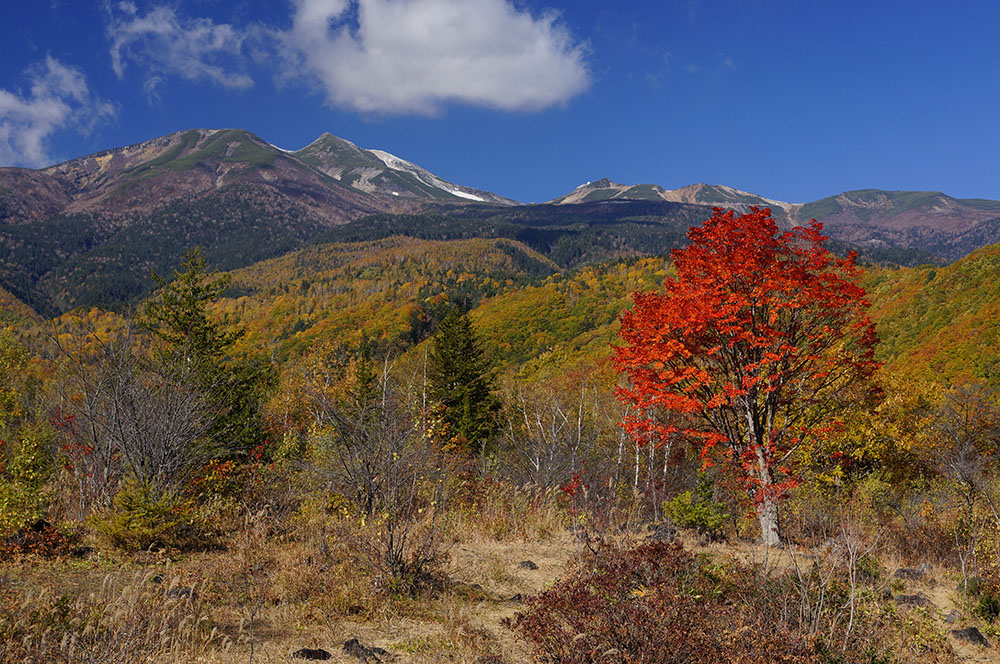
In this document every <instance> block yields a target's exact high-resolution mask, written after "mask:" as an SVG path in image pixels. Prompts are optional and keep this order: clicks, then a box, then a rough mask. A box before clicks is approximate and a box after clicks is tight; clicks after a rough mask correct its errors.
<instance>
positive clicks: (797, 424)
mask: <svg viewBox="0 0 1000 664" xmlns="http://www.w3.org/2000/svg"><path fill="white" fill-rule="evenodd" d="M821 231H822V226H821V225H820V224H818V223H816V222H815V221H814V222H812V223H811V224H809V225H808V226H806V227H800V228H794V229H792V230H789V231H781V230H780V229H779V228H778V226H777V224H776V223H775V221H774V219H773V218H771V216H770V211H769V210H766V209H764V210H759V209H756V208H752V209H751V211H750V212H749V213H747V214H743V215H737V214H736V213H735V212H733V211H732V210H728V211H725V212H724V211H722V210H719V209H717V210H716V211H715V214H714V215H713V216H712V218H711V219H708V220H706V221H705V223H704V224H702V226H700V227H697V228H692V229H691V230H690V232H689V233H688V238H689V239H690V241H691V243H690V245H688V246H687V247H685V248H683V249H677V250H674V252H673V258H674V266H675V268H676V271H677V276H676V277H675V278H668V279H667V280H666V282H665V283H664V290H663V292H662V293H654V292H643V293H636V294H635V296H634V307H633V309H632V310H631V311H627V312H625V313H624V314H623V315H622V316H621V332H620V336H621V339H622V340H623V342H624V345H622V346H620V347H616V348H615V358H614V364H615V368H616V369H617V370H618V371H619V372H620V373H624V374H626V375H627V376H628V378H629V379H630V380H631V382H632V386H633V389H632V390H626V391H622V393H621V396H622V398H623V400H624V401H626V403H630V404H633V405H636V406H639V407H640V408H650V407H660V408H663V409H664V410H665V411H668V412H666V413H664V414H663V417H661V421H669V418H670V411H673V412H675V413H687V414H696V415H699V416H700V419H699V420H698V423H697V425H696V426H693V427H690V428H688V431H687V432H688V433H689V434H693V433H695V432H697V433H698V435H699V437H700V439H701V440H702V445H703V448H704V449H707V448H710V447H714V446H716V445H719V444H720V443H723V442H725V443H726V445H727V446H728V447H729V448H730V449H731V451H732V452H733V453H734V454H735V455H736V457H739V458H742V459H743V463H745V464H747V470H746V472H747V473H749V475H748V477H750V476H758V479H760V478H761V477H763V476H761V473H764V474H765V475H766V476H767V477H770V474H771V473H772V472H773V473H778V474H780V475H788V476H789V477H788V478H787V479H786V480H785V481H786V482H791V481H792V479H791V474H792V469H790V468H786V467H784V466H782V465H780V464H778V463H777V460H778V459H783V458H785V457H786V456H787V452H788V449H790V448H792V447H795V446H797V445H799V444H801V443H802V441H803V440H804V439H805V438H807V437H809V436H810V435H812V433H813V432H814V431H815V432H817V433H819V432H820V431H823V430H824V428H825V427H828V426H829V424H828V423H826V422H824V421H822V418H821V417H819V418H817V417H814V413H823V412H826V411H827V410H828V409H827V408H824V407H822V404H825V403H829V402H830V400H835V399H837V398H839V396H838V395H840V394H842V393H843V392H844V391H845V390H847V389H849V388H851V386H852V385H853V384H855V383H860V384H863V383H865V381H866V380H867V379H868V378H870V377H871V375H872V373H873V372H874V371H875V369H876V368H877V366H878V365H877V363H876V362H875V360H874V355H873V348H874V345H875V341H876V338H875V329H874V325H873V324H872V323H871V321H870V320H869V319H868V317H867V315H866V314H865V309H866V308H867V301H866V300H865V292H864V290H863V289H862V288H861V287H860V286H858V284H857V279H858V277H859V276H860V272H859V270H858V269H857V267H856V266H855V257H854V256H848V257H847V258H846V259H838V258H836V257H835V256H833V255H832V254H831V253H830V252H829V251H827V250H826V249H825V248H824V247H823V242H824V241H825V239H826V238H825V237H824V236H823V235H822V234H821ZM665 426H673V425H665ZM723 431H724V432H725V433H723ZM730 436H731V437H732V439H730ZM760 466H764V468H763V470H761V469H760ZM753 468H758V470H756V471H752V469H753ZM755 473H756V475H754V474H755ZM762 481H763V480H762ZM768 490H769V491H770V490H771V489H768Z"/></svg>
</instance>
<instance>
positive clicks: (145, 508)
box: [89, 481, 211, 551]
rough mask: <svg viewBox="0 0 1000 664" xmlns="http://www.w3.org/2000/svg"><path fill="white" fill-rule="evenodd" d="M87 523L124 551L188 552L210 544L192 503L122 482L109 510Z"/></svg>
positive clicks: (143, 486)
mask: <svg viewBox="0 0 1000 664" xmlns="http://www.w3.org/2000/svg"><path fill="white" fill-rule="evenodd" d="M89 521H90V524H91V525H92V526H93V528H94V529H95V530H96V531H97V532H98V533H99V534H101V535H102V536H103V537H105V538H106V539H107V540H108V541H109V542H110V543H111V544H112V545H114V546H117V547H119V548H121V549H124V550H126V551H145V550H149V549H161V548H170V549H178V550H189V549H194V548H201V547H205V546H208V545H209V544H210V543H211V538H210V537H209V535H208V532H207V529H206V528H205V527H204V525H203V524H202V523H201V522H200V518H199V515H198V513H197V510H196V508H195V506H194V505H193V504H192V503H189V502H186V501H184V500H182V499H181V498H179V497H177V496H175V495H172V494H170V493H162V492H157V491H155V490H154V489H153V488H151V487H150V486H148V485H143V484H139V483H137V482H134V481H127V482H125V483H123V485H122V488H121V489H120V490H119V491H118V493H117V494H116V495H115V497H114V500H113V501H112V504H111V507H110V508H109V509H107V510H105V511H102V512H98V513H97V514H95V515H93V516H92V517H91V518H90V520H89Z"/></svg>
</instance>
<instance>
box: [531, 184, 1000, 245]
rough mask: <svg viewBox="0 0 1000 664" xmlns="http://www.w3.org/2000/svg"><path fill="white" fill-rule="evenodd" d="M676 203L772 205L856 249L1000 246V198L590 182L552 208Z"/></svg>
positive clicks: (780, 214) (786, 220)
mask: <svg viewBox="0 0 1000 664" xmlns="http://www.w3.org/2000/svg"><path fill="white" fill-rule="evenodd" d="M625 200H633V201H636V200H642V201H655V200H662V201H672V202H678V203H688V204H694V205H703V206H706V207H723V208H733V209H735V210H737V211H739V212H744V211H746V210H747V209H749V208H750V207H751V206H757V207H768V208H771V212H772V214H773V215H774V217H775V219H777V220H778V222H779V223H783V224H785V225H793V224H802V223H805V222H807V221H809V220H810V219H817V220H818V221H821V222H823V227H824V230H825V232H827V233H829V235H830V236H831V237H833V238H834V239H837V240H840V241H843V242H849V243H852V244H855V245H859V246H867V247H871V248H879V249H888V248H904V249H916V250H920V251H924V252H927V253H928V254H933V255H934V256H938V257H940V258H942V259H944V260H946V261H952V260H955V259H957V258H960V257H962V256H964V255H966V254H968V253H969V252H971V251H974V250H975V249H978V248H979V247H982V246H985V245H988V244H993V243H996V242H1000V201H993V200H987V199H978V198H971V199H957V198H953V197H951V196H948V195H946V194H944V193H942V192H939V191H882V190H879V189H862V190H858V191H846V192H843V193H840V194H837V195H836V196H829V197H827V198H823V199H820V200H818V201H813V202H811V203H787V202H784V201H779V200H775V199H772V198H766V197H764V196H760V195H758V194H753V193H750V192H746V191H741V190H739V189H734V188H732V187H727V186H724V185H709V184H693V185H688V186H685V187H681V188H679V189H664V188H663V187H660V186H659V185H655V184H640V185H624V184H619V183H616V182H612V181H611V180H608V179H603V180H598V181H596V182H588V183H586V184H583V185H580V186H579V187H577V188H576V189H575V190H574V191H572V192H570V193H569V194H566V195H565V196H561V197H559V198H556V199H554V200H553V201H551V203H552V204H555V205H568V204H579V203H585V202H595V201H625Z"/></svg>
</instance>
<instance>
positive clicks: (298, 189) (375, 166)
mask: <svg viewBox="0 0 1000 664" xmlns="http://www.w3.org/2000/svg"><path fill="white" fill-rule="evenodd" d="M750 206H761V207H769V208H770V209H771V210H772V214H774V216H775V218H776V219H777V220H778V222H779V223H780V224H783V225H786V226H790V225H794V224H798V223H802V222H804V221H806V220H808V219H810V218H816V219H818V220H819V221H821V222H823V223H824V228H825V232H827V233H828V234H829V235H830V236H831V237H832V238H833V239H834V240H835V241H836V242H837V244H836V246H838V247H840V248H842V249H846V248H856V249H859V250H860V251H861V253H862V255H863V256H866V257H867V258H868V259H870V260H872V261H875V262H889V263H896V264H919V263H940V264H944V263H947V262H950V261H953V260H955V259H957V258H960V257H961V256H964V255H965V254H967V253H969V252H971V251H973V250H975V249H977V248H979V247H982V246H984V245H987V244H991V243H994V242H998V241H1000V202H997V201H991V200H983V199H956V198H952V197H950V196H947V195H945V194H943V193H941V192H906V191H880V190H861V191H849V192H844V193H841V194H837V195H835V196H831V197H829V198H824V199H821V200H818V201H813V202H809V203H796V204H793V203H786V202H782V201H778V200H774V199H770V198H766V197H763V196H760V195H757V194H753V193H749V192H745V191H741V190H739V189H735V188H732V187H728V186H722V185H708V184H694V185H689V186H685V187H681V188H679V189H673V190H670V189H665V188H663V187H660V186H658V185H655V184H640V185H622V184H617V183H615V182H612V181H610V180H607V179H603V180H598V181H595V182H590V183H587V184H585V185H582V186H580V187H578V188H577V189H575V190H574V191H572V192H570V193H568V194H566V195H563V196H560V197H557V198H555V199H553V200H552V201H550V202H549V203H545V204H541V205H521V204H519V203H517V202H516V201H513V200H511V199H508V198H505V197H503V196H500V195H497V194H494V193H491V192H488V191H483V190H480V189H475V188H472V187H467V186H463V185H460V184H455V183H451V182H448V181H446V180H444V179H443V178H440V177H438V176H436V175H434V174H433V173H431V172H429V171H427V170H426V169H424V168H421V167H420V166H417V165H416V164H412V163H410V162H408V161H406V160H404V159H401V158H399V157H396V156H395V155H392V154H390V153H388V152H384V151H381V150H368V149H363V148H360V147H358V146H357V145H355V144H353V143H351V142H350V141H347V140H344V139H342V138H338V137H336V136H333V135H332V134H328V133H327V134H323V135H322V136H320V137H319V138H317V139H316V140H315V141H313V142H312V143H310V144H309V145H307V146H306V147H304V148H302V149H300V150H295V151H290V150H285V149H282V148H278V147H276V146H274V145H271V144H270V143H268V142H267V141H265V140H263V139H261V138H260V137H258V136H256V135H254V134H252V133H250V132H247V131H243V130H239V129H214V130H205V129H194V130H188V131H181V132H177V133H174V134H170V135H167V136H163V137H160V138H155V139H152V140H150V141H146V142H144V143H139V144H136V145H130V146H126V147H122V148H116V149H112V150H107V151H104V152H100V153H97V154H93V155H88V156H84V157H80V158H78V159H73V160H70V161H67V162H64V163H61V164H57V165H54V166H51V167H48V168H44V169H40V170H30V169H21V168H0V287H2V288H3V289H5V291H9V295H10V296H11V297H15V298H16V299H18V300H20V301H22V302H24V303H27V304H28V305H30V306H31V307H33V308H34V309H35V310H36V311H39V312H41V313H44V314H54V313H58V312H61V311H66V310H68V309H72V308H74V307H77V306H92V305H98V306H105V307H120V306H123V305H127V304H128V303H130V302H134V301H135V300H136V299H138V298H140V297H142V296H143V295H145V294H146V293H147V292H148V291H149V289H150V288H151V286H152V282H151V280H150V279H149V274H150V272H151V271H157V272H160V273H163V272H166V271H168V270H169V269H171V268H172V267H174V266H176V265H177V264H178V262H179V259H180V257H181V255H182V254H183V252H184V251H185V250H186V249H188V248H190V247H192V246H195V245H201V246H202V247H203V252H204V255H205V257H206V260H207V261H208V262H209V264H210V265H211V266H212V267H214V268H219V269H237V268H241V267H244V266H248V265H251V264H253V263H255V262H258V261H261V260H266V259H269V258H273V257H277V256H280V255H283V254H286V253H288V252H290V251H293V250H296V249H299V248H302V247H305V246H307V245H310V244H316V243H321V242H358V241H366V242H371V241H376V240H380V239H384V238H388V237H390V236H393V235H403V236H410V237H416V238H422V239H426V240H450V239H470V238H494V239H500V238H506V239H509V240H513V241H516V242H520V243H523V245H524V246H525V247H526V249H528V250H531V251H534V252H538V254H539V255H540V256H542V257H544V259H546V260H549V261H552V263H553V264H554V265H556V266H558V268H560V269H571V268H575V267H579V266H582V265H586V264H595V263H598V262H601V261H606V260H609V259H614V258H620V257H629V256H640V255H651V254H662V253H666V252H667V251H669V249H670V248H671V247H674V246H678V245H679V244H681V243H683V242H684V241H685V238H684V235H685V232H686V230H687V228H688V227H689V226H692V225H695V224H697V223H699V222H700V221H701V220H702V219H704V218H706V217H707V216H709V215H710V214H711V208H712V207H725V208H734V209H737V210H738V211H744V210H746V209H748V208H749V207H750Z"/></svg>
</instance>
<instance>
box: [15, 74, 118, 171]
mask: <svg viewBox="0 0 1000 664" xmlns="http://www.w3.org/2000/svg"><path fill="white" fill-rule="evenodd" d="M27 75H28V78H29V80H30V83H31V85H30V90H29V92H27V93H21V92H12V91H10V90H3V89H0V165H5V166H34V167H37V166H45V165H47V164H48V163H50V161H51V160H50V158H49V156H48V151H47V148H46V140H47V139H48V138H49V136H51V135H52V134H53V133H54V132H56V131H59V130H61V129H67V128H71V129H75V130H76V131H78V132H80V133H81V134H88V133H90V132H91V131H92V130H93V128H94V127H95V126H96V125H97V123H99V122H101V121H103V120H106V119H108V118H110V117H112V116H114V114H115V107H114V106H113V105H112V104H110V103H108V102H106V101H104V100H101V99H99V98H97V97H95V96H93V95H92V94H91V93H90V90H89V89H88V87H87V81H86V79H85V78H84V76H83V74H82V73H81V72H80V70H78V69H75V68H73V67H68V66H66V65H64V64H62V63H61V62H59V61H58V60H56V59H55V58H53V57H52V56H48V57H47V58H46V59H45V61H44V63H41V64H38V65H36V66H34V67H32V68H31V69H29V70H28V72H27Z"/></svg>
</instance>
